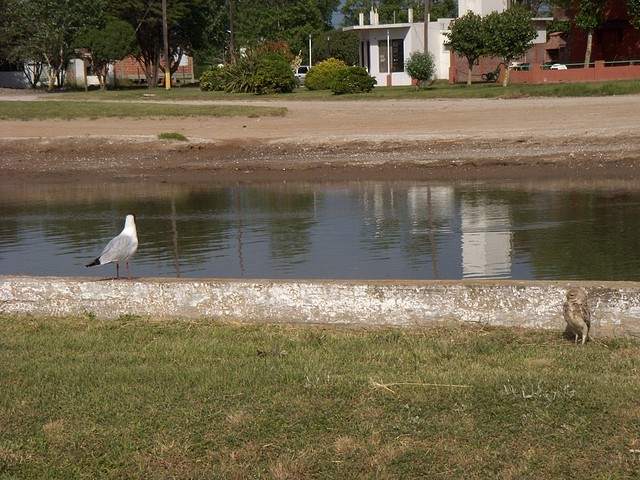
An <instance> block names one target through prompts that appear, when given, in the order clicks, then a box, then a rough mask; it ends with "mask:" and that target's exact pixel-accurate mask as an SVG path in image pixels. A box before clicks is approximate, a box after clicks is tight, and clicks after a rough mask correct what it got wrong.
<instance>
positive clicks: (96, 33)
mask: <svg viewBox="0 0 640 480" xmlns="http://www.w3.org/2000/svg"><path fill="white" fill-rule="evenodd" d="M135 38H136V32H135V31H134V30H133V27H132V26H131V25H130V24H129V23H127V22H125V21H124V20H111V21H108V22H107V23H106V25H105V26H104V27H103V28H95V27H94V28H91V29H89V30H86V31H84V32H81V33H80V34H78V36H77V37H76V39H75V44H76V45H77V46H78V47H80V48H87V49H88V50H89V53H90V54H91V64H92V66H93V69H94V71H95V73H96V75H97V76H98V81H99V82H100V88H101V89H102V90H104V89H106V88H107V68H108V66H109V64H111V63H113V62H115V61H116V60H122V59H123V58H124V57H126V56H127V55H129V54H131V53H133V51H134V48H135Z"/></svg>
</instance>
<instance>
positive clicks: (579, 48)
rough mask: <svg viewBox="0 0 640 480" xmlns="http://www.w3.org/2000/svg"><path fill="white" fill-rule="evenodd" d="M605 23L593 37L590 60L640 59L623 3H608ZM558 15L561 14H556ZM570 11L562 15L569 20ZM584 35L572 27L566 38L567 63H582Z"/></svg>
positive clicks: (639, 43) (639, 35) (639, 34)
mask: <svg viewBox="0 0 640 480" xmlns="http://www.w3.org/2000/svg"><path fill="white" fill-rule="evenodd" d="M610 5H611V6H610V8H609V9H608V11H607V12H606V20H605V22H604V24H603V25H602V27H600V28H598V29H597V30H596V31H595V32H594V35H593V44H592V52H591V61H596V60H603V61H605V62H614V61H624V60H640V30H638V29H637V28H635V27H634V26H633V25H632V24H631V22H630V16H629V13H628V12H627V8H626V6H625V1H624V0H611V2H610ZM558 14H559V15H562V11H561V10H559V11H558ZM572 16H573V13H572V12H571V11H568V12H566V17H567V18H569V19H570V18H572ZM586 46H587V33H586V32H585V31H584V30H581V29H579V28H576V27H575V26H572V29H571V33H570V34H569V36H568V38H567V54H568V59H567V63H580V62H584V53H585V49H586Z"/></svg>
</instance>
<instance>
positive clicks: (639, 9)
mask: <svg viewBox="0 0 640 480" xmlns="http://www.w3.org/2000/svg"><path fill="white" fill-rule="evenodd" d="M625 2H626V5H627V11H628V12H629V16H630V17H631V24H632V25H633V26H634V27H635V28H640V0H625Z"/></svg>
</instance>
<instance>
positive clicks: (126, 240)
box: [100, 235, 138, 265]
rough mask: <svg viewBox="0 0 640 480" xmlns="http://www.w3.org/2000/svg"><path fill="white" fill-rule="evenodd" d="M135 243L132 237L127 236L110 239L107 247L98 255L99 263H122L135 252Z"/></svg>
mask: <svg viewBox="0 0 640 480" xmlns="http://www.w3.org/2000/svg"><path fill="white" fill-rule="evenodd" d="M137 246H138V245H137V242H136V241H135V239H134V238H133V237H130V236H129V235H118V236H117V237H115V238H113V239H111V240H110V241H109V243H107V246H106V247H104V250H103V251H102V253H101V254H100V263H101V264H103V265H104V264H105V263H112V262H122V261H125V260H127V259H129V257H131V255H133V252H135V251H136V248H137Z"/></svg>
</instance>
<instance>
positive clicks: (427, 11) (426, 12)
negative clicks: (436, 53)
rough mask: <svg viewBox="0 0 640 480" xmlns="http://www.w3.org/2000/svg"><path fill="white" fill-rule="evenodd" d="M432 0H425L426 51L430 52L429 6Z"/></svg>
mask: <svg viewBox="0 0 640 480" xmlns="http://www.w3.org/2000/svg"><path fill="white" fill-rule="evenodd" d="M430 3H431V0H424V53H429V7H430Z"/></svg>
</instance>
